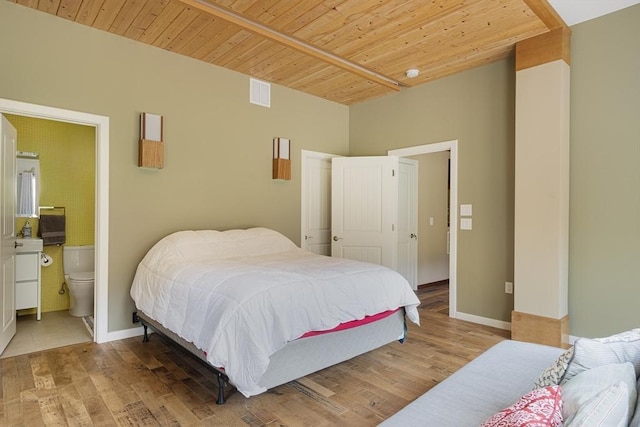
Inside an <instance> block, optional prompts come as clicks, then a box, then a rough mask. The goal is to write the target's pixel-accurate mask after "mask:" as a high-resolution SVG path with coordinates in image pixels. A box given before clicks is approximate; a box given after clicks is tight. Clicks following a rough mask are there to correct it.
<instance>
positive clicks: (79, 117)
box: [0, 98, 109, 343]
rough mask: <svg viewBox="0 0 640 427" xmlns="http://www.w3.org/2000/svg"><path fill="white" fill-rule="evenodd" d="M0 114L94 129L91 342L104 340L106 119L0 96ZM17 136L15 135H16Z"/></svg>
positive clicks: (106, 311)
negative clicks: (92, 329) (93, 289)
mask: <svg viewBox="0 0 640 427" xmlns="http://www.w3.org/2000/svg"><path fill="white" fill-rule="evenodd" d="M0 113H6V114H12V115H16V116H27V117H33V118H40V119H48V120H53V121H59V122H66V123H72V124H79V125H85V126H91V127H93V128H94V129H95V136H94V140H95V159H94V162H95V163H94V164H95V183H94V185H95V217H94V223H95V225H94V244H95V291H94V295H95V297H94V301H95V303H94V304H95V308H94V325H93V326H94V337H93V340H94V341H95V342H98V343H101V342H106V341H108V337H107V335H108V250H109V233H108V231H109V118H108V117H105V116H98V115H95V114H89V113H82V112H78V111H72V110H64V109H59V108H53V107H47V106H42V105H36V104H29V103H24V102H19V101H13V100H8V99H2V98H0ZM18 138H19V136H18Z"/></svg>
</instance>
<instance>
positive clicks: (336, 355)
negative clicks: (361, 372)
mask: <svg viewBox="0 0 640 427" xmlns="http://www.w3.org/2000/svg"><path fill="white" fill-rule="evenodd" d="M137 316H138V318H139V319H140V322H141V323H142V326H143V327H144V337H143V342H147V341H149V335H148V334H147V328H149V327H150V328H152V329H153V330H154V331H156V332H159V333H161V334H162V335H164V336H166V337H167V338H169V339H170V340H172V341H174V342H175V343H177V344H178V345H180V346H181V347H183V348H185V349H186V350H187V351H189V352H190V353H192V354H193V355H195V356H196V357H198V358H199V359H200V360H203V361H204V362H205V363H207V365H209V366H210V367H212V368H213V369H214V370H215V373H216V375H217V377H218V398H217V400H216V403H217V404H218V405H221V404H223V403H224V402H225V396H224V387H225V384H231V383H230V382H229V378H228V377H227V375H226V374H225V373H224V370H221V369H220V368H217V367H215V366H213V365H211V364H210V363H209V362H208V361H207V360H206V358H205V356H204V351H202V350H201V349H199V348H197V347H196V346H195V345H194V344H193V343H191V342H188V341H186V340H184V339H183V338H181V337H180V336H178V335H177V334H175V333H174V332H172V331H170V330H168V329H166V328H165V327H163V326H162V325H161V324H159V323H158V322H156V321H155V320H153V319H151V318H150V317H149V316H148V315H146V314H145V313H143V312H142V311H140V310H138V313H137ZM405 330H406V325H405V319H404V310H398V311H397V312H395V313H394V314H392V315H391V316H388V317H386V318H384V319H381V320H377V321H375V322H372V323H368V324H365V325H362V326H358V327H355V328H351V329H346V330H342V331H337V332H331V333H327V334H321V335H315V336H312V337H307V338H301V339H297V340H294V341H291V342H289V343H288V344H287V345H286V346H285V347H283V348H282V349H280V350H278V351H277V352H275V353H274V354H272V355H271V357H270V362H269V367H268V368H267V371H266V372H265V373H264V375H263V376H262V378H261V379H260V382H259V383H258V384H259V385H260V386H262V387H265V388H267V389H270V388H273V387H276V386H279V385H282V384H285V383H288V382H289V381H293V380H295V379H297V378H301V377H304V376H306V375H309V374H311V373H313V372H316V371H319V370H321V369H324V368H328V367H329V366H332V365H335V364H337V363H340V362H344V361H346V360H349V359H351V358H353V357H355V356H358V355H360V354H363V353H366V352H369V351H371V350H374V349H376V348H378V347H382V346H383V345H385V344H389V343H391V342H393V341H396V340H402V339H403V338H404V335H405ZM327 349H330V351H327Z"/></svg>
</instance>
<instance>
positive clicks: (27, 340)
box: [0, 310, 93, 359]
mask: <svg viewBox="0 0 640 427" xmlns="http://www.w3.org/2000/svg"><path fill="white" fill-rule="evenodd" d="M88 341H93V337H92V336H91V334H90V333H89V331H88V330H87V327H86V326H85V324H84V322H83V321H82V318H81V317H73V316H72V315H70V314H69V312H68V311H66V310H65V311H51V312H48V313H42V319H41V320H40V321H38V320H36V315H35V314H30V315H26V316H18V319H17V323H16V335H15V336H14V337H13V339H12V340H11V342H10V343H9V345H8V346H7V348H6V349H5V350H4V352H3V353H2V355H0V359H3V358H5V357H11V356H18V355H20V354H27V353H33V352H36V351H42V350H48V349H50V348H56V347H63V346H66V345H71V344H78V343H81V342H88Z"/></svg>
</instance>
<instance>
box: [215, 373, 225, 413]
mask: <svg viewBox="0 0 640 427" xmlns="http://www.w3.org/2000/svg"><path fill="white" fill-rule="evenodd" d="M216 374H217V375H218V400H216V404H217V405H223V404H224V385H225V383H226V381H225V380H224V375H223V374H222V373H220V372H216Z"/></svg>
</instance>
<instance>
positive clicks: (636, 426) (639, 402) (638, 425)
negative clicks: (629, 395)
mask: <svg viewBox="0 0 640 427" xmlns="http://www.w3.org/2000/svg"><path fill="white" fill-rule="evenodd" d="M636 391H637V392H638V397H637V398H636V410H635V412H634V414H633V418H632V419H631V422H630V423H629V427H640V378H638V383H637V384H636Z"/></svg>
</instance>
